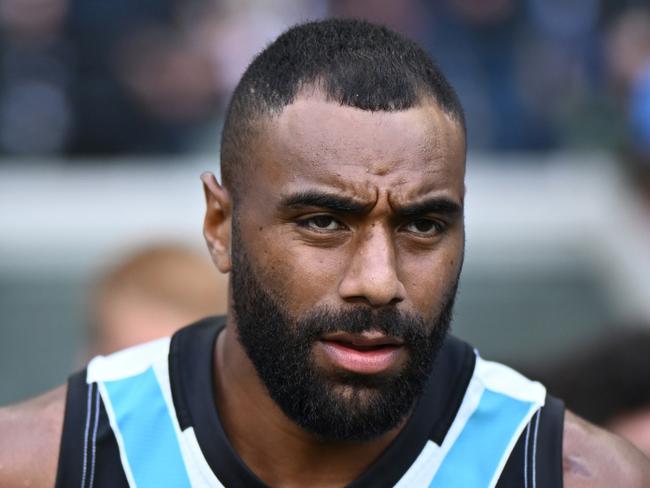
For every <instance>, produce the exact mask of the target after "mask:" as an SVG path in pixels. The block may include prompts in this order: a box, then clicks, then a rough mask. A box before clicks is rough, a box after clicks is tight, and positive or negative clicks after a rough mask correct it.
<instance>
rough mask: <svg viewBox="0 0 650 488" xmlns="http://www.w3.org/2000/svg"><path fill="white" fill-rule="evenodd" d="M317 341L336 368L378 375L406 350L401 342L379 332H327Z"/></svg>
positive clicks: (396, 360)
mask: <svg viewBox="0 0 650 488" xmlns="http://www.w3.org/2000/svg"><path fill="white" fill-rule="evenodd" d="M318 344H319V346H320V348H321V349H322V351H323V352H324V353H325V355H326V357H327V359H328V360H329V361H330V362H331V363H332V364H333V365H334V366H335V367H337V368H340V369H344V370H347V371H349V372H353V373H359V374H378V373H381V372H383V371H386V370H388V369H390V368H391V367H392V366H394V365H395V364H396V363H397V362H398V361H399V359H400V356H401V355H402V353H403V349H404V348H403V343H402V341H400V340H399V339H396V338H394V337H389V336H386V335H383V334H382V333H381V332H378V331H369V332H364V333H362V334H349V333H346V332H337V333H334V334H327V335H325V336H323V337H322V338H321V340H320V341H319V342H318Z"/></svg>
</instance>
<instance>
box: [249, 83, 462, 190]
mask: <svg viewBox="0 0 650 488" xmlns="http://www.w3.org/2000/svg"><path fill="white" fill-rule="evenodd" d="M254 158H255V161H256V168H255V170H254V171H253V172H252V173H253V179H254V180H258V179H262V181H256V183H257V185H256V188H255V189H256V190H257V188H259V185H260V184H261V185H266V187H267V189H270V190H274V191H275V192H290V191H291V190H296V191H298V190H300V189H301V187H304V186H305V185H310V186H312V187H326V188H329V189H331V188H332V187H334V188H336V190H337V191H339V192H342V193H349V194H352V195H353V196H355V197H356V198H358V199H361V200H368V199H372V198H373V196H376V195H378V194H379V193H382V192H384V193H387V194H388V195H389V196H390V197H391V198H393V199H395V200H403V199H412V198H417V197H418V196H421V195H424V194H427V193H431V192H436V191H440V192H447V193H452V195H450V196H454V195H453V194H457V195H456V196H457V197H458V199H459V200H462V192H463V189H464V184H463V178H464V166H465V164H464V163H465V140H464V133H463V130H462V129H461V127H460V126H459V124H458V123H457V122H456V121H455V120H453V119H452V118H451V117H450V116H448V115H447V114H445V113H444V112H443V111H442V110H440V109H439V108H438V107H437V105H436V104H435V103H433V102H431V103H423V104H421V105H419V106H416V107H413V108H410V109H408V110H403V111H396V112H383V111H378V112H371V111H366V110H361V109H357V108H354V107H349V106H341V105H339V104H338V103H336V102H331V101H327V100H325V99H323V98H321V97H318V96H303V97H299V98H297V99H296V101H295V102H293V103H292V104H290V105H288V106H287V107H285V108H284V110H283V111H282V112H281V113H280V114H279V115H277V116H275V117H273V118H271V119H268V120H267V121H266V122H265V123H264V124H263V128H262V130H261V131H260V134H259V137H258V141H257V144H256V145H255V149H254Z"/></svg>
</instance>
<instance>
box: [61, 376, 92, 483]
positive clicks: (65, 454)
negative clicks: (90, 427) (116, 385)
mask: <svg viewBox="0 0 650 488" xmlns="http://www.w3.org/2000/svg"><path fill="white" fill-rule="evenodd" d="M90 389H91V385H88V384H86V370H85V369H84V370H83V371H80V372H79V373H75V374H74V375H72V376H70V378H69V379H68V392H67V394H66V399H65V413H64V416H63V431H62V433H61V443H60V448H59V460H58V465H57V473H56V484H55V488H70V487H74V486H81V472H82V463H83V438H84V430H85V424H84V420H85V419H86V418H87V417H88V414H89V413H90V412H89V409H88V401H87V399H88V398H91V400H92V397H89V391H90Z"/></svg>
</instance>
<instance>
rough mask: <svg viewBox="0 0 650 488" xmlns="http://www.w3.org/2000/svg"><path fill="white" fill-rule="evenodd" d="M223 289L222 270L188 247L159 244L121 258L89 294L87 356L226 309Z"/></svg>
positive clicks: (165, 332)
mask: <svg viewBox="0 0 650 488" xmlns="http://www.w3.org/2000/svg"><path fill="white" fill-rule="evenodd" d="M227 288H228V286H227V279H226V275H223V274H221V273H217V272H216V271H215V270H214V267H213V266H212V265H211V263H210V260H209V259H207V258H204V257H203V256H202V255H201V254H199V253H197V252H196V251H194V250H193V249H190V248H187V247H183V246H179V245H172V244H168V245H164V244H159V245H153V246H148V247H144V248H142V249H140V250H138V251H137V252H134V253H131V254H129V255H127V256H125V257H123V258H122V259H121V260H120V261H119V262H117V263H116V264H115V265H114V266H112V267H111V268H110V269H108V270H106V271H105V272H104V273H103V274H102V275H101V276H100V277H99V279H98V281H97V284H96V285H95V289H94V291H93V293H92V297H91V301H90V310H89V315H90V323H91V328H90V331H89V336H90V337H89V354H88V355H87V359H90V358H92V357H93V356H96V355H98V354H110V353H112V352H115V351H117V350H120V349H124V348H127V347H130V346H133V345H136V344H141V343H143V342H148V341H151V340H154V339H158V338H159V337H166V336H171V335H172V334H173V333H174V332H176V330H178V329H179V328H181V327H182V326H184V325H187V324H188V323H191V322H195V321H197V320H199V319H200V318H203V317H206V316H208V315H215V314H223V313H225V311H226V300H227Z"/></svg>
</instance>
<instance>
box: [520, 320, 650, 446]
mask: <svg viewBox="0 0 650 488" xmlns="http://www.w3.org/2000/svg"><path fill="white" fill-rule="evenodd" d="M532 376H534V377H538V378H539V379H540V380H541V381H542V382H544V384H545V385H546V386H547V388H548V389H549V391H551V392H552V393H553V394H554V395H558V396H559V397H560V398H562V399H563V400H564V402H565V404H566V406H567V408H570V409H571V410H573V411H574V412H576V413H577V414H578V415H580V416H582V417H584V418H585V419H587V420H589V421H590V422H593V423H594V424H596V425H600V426H602V427H605V428H606V429H608V430H611V431H612V432H615V433H617V434H619V435H621V436H623V437H625V438H626V439H628V440H630V441H631V442H632V443H634V444H635V445H636V446H637V447H639V449H641V450H642V451H643V452H644V453H645V454H646V455H647V456H649V457H650V326H649V325H645V326H636V327H632V326H626V327H625V326H617V327H613V328H612V330H611V332H608V333H604V334H601V336H600V337H597V338H595V339H592V340H591V341H590V342H589V343H588V345H586V346H585V347H584V348H583V349H581V350H577V351H574V352H573V353H572V354H571V356H570V357H565V358H560V359H558V360H556V361H554V362H553V364H551V365H546V369H545V370H544V369H541V371H540V373H539V374H533V375H532Z"/></svg>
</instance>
